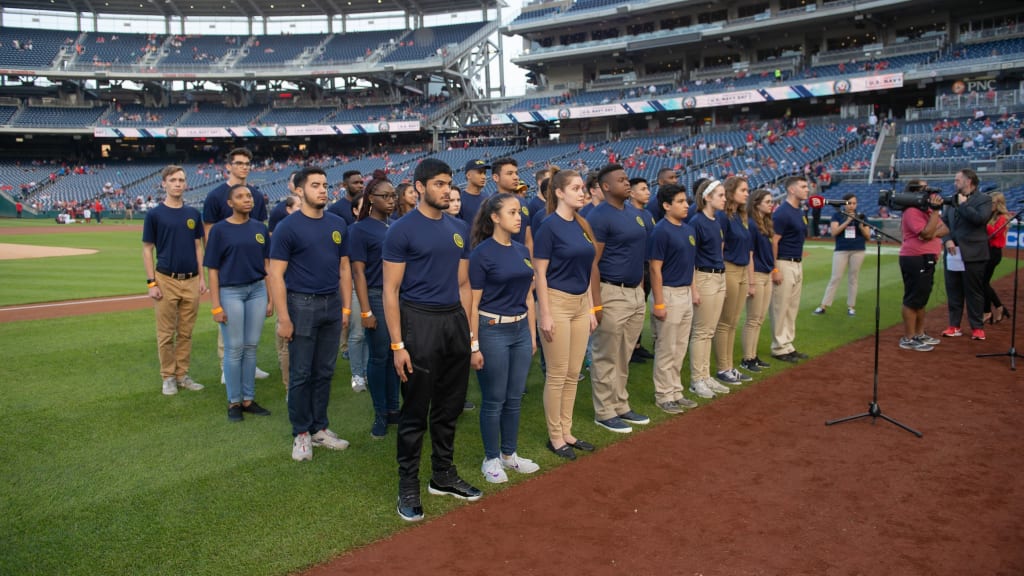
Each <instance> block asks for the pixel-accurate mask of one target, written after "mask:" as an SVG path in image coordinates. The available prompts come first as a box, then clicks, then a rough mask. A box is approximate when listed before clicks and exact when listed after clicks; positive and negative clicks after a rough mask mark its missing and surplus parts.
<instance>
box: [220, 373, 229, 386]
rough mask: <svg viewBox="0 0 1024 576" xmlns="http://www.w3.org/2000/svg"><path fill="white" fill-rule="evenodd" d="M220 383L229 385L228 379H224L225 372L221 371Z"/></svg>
mask: <svg viewBox="0 0 1024 576" xmlns="http://www.w3.org/2000/svg"><path fill="white" fill-rule="evenodd" d="M220 383H221V384H227V383H228V381H227V378H225V377H224V371H223V370H221V371H220Z"/></svg>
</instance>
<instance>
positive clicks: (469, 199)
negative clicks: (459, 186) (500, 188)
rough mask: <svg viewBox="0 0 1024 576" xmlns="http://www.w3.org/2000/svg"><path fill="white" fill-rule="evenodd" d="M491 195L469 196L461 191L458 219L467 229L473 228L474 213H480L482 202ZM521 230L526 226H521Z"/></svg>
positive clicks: (482, 192)
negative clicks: (460, 219)
mask: <svg viewBox="0 0 1024 576" xmlns="http://www.w3.org/2000/svg"><path fill="white" fill-rule="evenodd" d="M490 197H491V195H490V194H488V193H486V192H484V191H483V190H481V191H480V194H476V195H474V194H470V193H469V192H466V191H465V190H463V191H462V196H460V198H462V207H461V208H459V218H462V221H463V222H465V223H466V226H467V227H469V228H472V227H473V220H474V219H476V213H477V212H479V211H480V207H481V206H483V204H484V200H487V199H488V198H490ZM523 228H526V224H523Z"/></svg>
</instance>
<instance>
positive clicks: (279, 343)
mask: <svg viewBox="0 0 1024 576" xmlns="http://www.w3.org/2000/svg"><path fill="white" fill-rule="evenodd" d="M280 324H281V321H280V320H277V321H276V322H274V344H275V345H276V347H277V363H278V364H279V365H280V366H281V382H282V383H283V384H284V389H285V390H287V389H288V369H289V368H290V366H291V363H290V362H289V356H288V340H286V339H285V338H281V337H280V336H278V335H277V327H278V326H279V325H280Z"/></svg>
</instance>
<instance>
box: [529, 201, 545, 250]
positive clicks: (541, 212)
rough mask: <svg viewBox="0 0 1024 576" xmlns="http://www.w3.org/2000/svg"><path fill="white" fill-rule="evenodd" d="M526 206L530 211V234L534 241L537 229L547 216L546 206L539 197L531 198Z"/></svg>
mask: <svg viewBox="0 0 1024 576" xmlns="http://www.w3.org/2000/svg"><path fill="white" fill-rule="evenodd" d="M526 206H527V207H528V208H529V209H530V232H531V233H532V234H533V239H534V240H536V239H537V229H538V228H540V223H541V222H543V221H544V218H546V217H547V215H548V206H547V203H546V202H544V199H543V198H541V197H540V196H534V197H533V198H531V199H530V202H529V203H528V204H527V205H526Z"/></svg>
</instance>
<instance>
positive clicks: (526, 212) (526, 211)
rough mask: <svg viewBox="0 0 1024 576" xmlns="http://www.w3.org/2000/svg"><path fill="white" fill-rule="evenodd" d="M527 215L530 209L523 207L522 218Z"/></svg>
mask: <svg viewBox="0 0 1024 576" xmlns="http://www.w3.org/2000/svg"><path fill="white" fill-rule="evenodd" d="M529 215H530V209H529V208H527V207H526V206H523V216H529Z"/></svg>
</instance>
